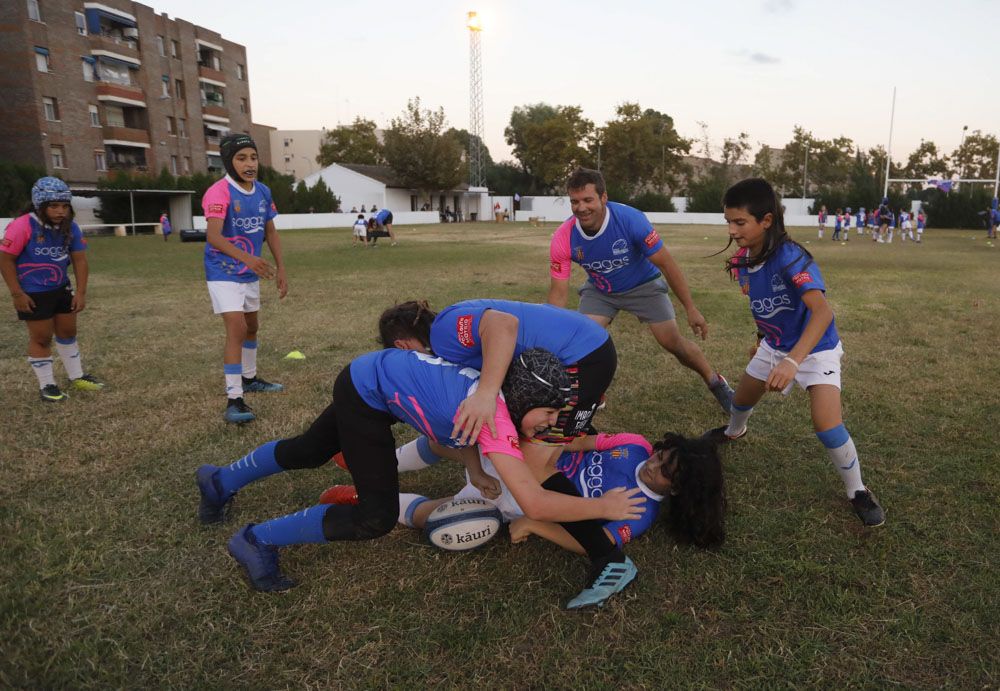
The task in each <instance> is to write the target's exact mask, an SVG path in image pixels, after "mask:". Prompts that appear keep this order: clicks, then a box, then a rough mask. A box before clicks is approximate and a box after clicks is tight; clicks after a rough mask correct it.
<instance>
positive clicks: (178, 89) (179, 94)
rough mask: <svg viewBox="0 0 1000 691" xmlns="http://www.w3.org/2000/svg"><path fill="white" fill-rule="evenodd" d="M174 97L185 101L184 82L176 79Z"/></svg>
mask: <svg viewBox="0 0 1000 691" xmlns="http://www.w3.org/2000/svg"><path fill="white" fill-rule="evenodd" d="M174 96H175V97H176V98H177V99H178V100H181V101H183V100H184V80H183V79H175V80H174Z"/></svg>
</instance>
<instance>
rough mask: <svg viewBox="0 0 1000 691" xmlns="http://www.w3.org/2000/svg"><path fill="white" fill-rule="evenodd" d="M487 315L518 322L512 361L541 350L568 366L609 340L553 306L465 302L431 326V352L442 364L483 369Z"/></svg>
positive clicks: (584, 320)
mask: <svg viewBox="0 0 1000 691" xmlns="http://www.w3.org/2000/svg"><path fill="white" fill-rule="evenodd" d="M487 310H496V311H498V312H506V313H507V314H512V315H514V316H515V317H517V321H518V324H517V344H516V345H515V346H514V356H515V357H516V356H518V355H520V354H521V353H523V352H524V351H525V350H529V349H530V348H544V349H545V350H548V351H550V352H551V353H553V354H554V355H555V356H556V357H557V358H559V361H560V362H562V363H563V364H564V365H572V364H573V363H575V362H579V361H580V360H581V359H582V358H584V357H585V356H587V355H589V354H590V353H592V352H594V351H595V350H597V349H598V348H599V347H601V346H602V345H604V343H605V342H606V341H607V340H608V338H609V336H608V332H607V331H606V330H605V329H604V327H602V326H600V325H599V324H598V323H597V322H595V321H594V320H593V319H591V318H590V317H587V316H584V315H582V314H580V313H579V312H571V311H570V310H566V309H563V308H561V307H555V306H553V305H536V304H533V303H530V302H514V301H512V300H466V301H465V302H459V303H456V304H454V305H451V306H450V307H446V308H445V309H443V310H442V311H441V313H440V314H438V315H437V317H436V318H435V319H434V323H433V324H432V325H431V350H433V351H434V353H435V354H436V355H439V356H441V357H443V358H444V359H445V360H450V361H451V362H455V363H458V364H460V365H466V366H468V367H475V368H476V369H481V368H482V366H483V344H482V342H481V341H480V339H479V324H480V322H481V321H482V319H483V315H484V314H485V313H486V311H487Z"/></svg>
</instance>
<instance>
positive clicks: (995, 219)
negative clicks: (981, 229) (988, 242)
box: [987, 197, 1000, 240]
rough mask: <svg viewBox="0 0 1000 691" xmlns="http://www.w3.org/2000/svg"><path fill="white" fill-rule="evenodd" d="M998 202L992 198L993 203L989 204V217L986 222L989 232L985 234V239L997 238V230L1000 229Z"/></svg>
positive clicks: (999, 205) (999, 207)
mask: <svg viewBox="0 0 1000 691" xmlns="http://www.w3.org/2000/svg"><path fill="white" fill-rule="evenodd" d="M998 202H1000V200H998V199H997V198H996V197H993V201H992V202H990V217H989V219H988V220H987V225H988V226H989V231H988V232H987V237H989V238H990V239H993V240H995V239H996V237H997V228H998V227H1000V204H998Z"/></svg>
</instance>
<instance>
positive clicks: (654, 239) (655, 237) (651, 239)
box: [643, 230, 660, 247]
mask: <svg viewBox="0 0 1000 691" xmlns="http://www.w3.org/2000/svg"><path fill="white" fill-rule="evenodd" d="M659 241H660V236H659V234H658V233H657V232H656V231H655V230H651V231H650V232H649V235H647V236H646V238H645V239H644V240H643V242H644V243H646V247H652V246H653V245H655V244H656V243H658V242H659Z"/></svg>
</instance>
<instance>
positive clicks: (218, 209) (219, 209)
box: [208, 204, 226, 214]
mask: <svg viewBox="0 0 1000 691" xmlns="http://www.w3.org/2000/svg"><path fill="white" fill-rule="evenodd" d="M225 210H226V208H225V207H224V206H223V205H222V204H209V205H208V213H210V214H221V213H223V212H225Z"/></svg>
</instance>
